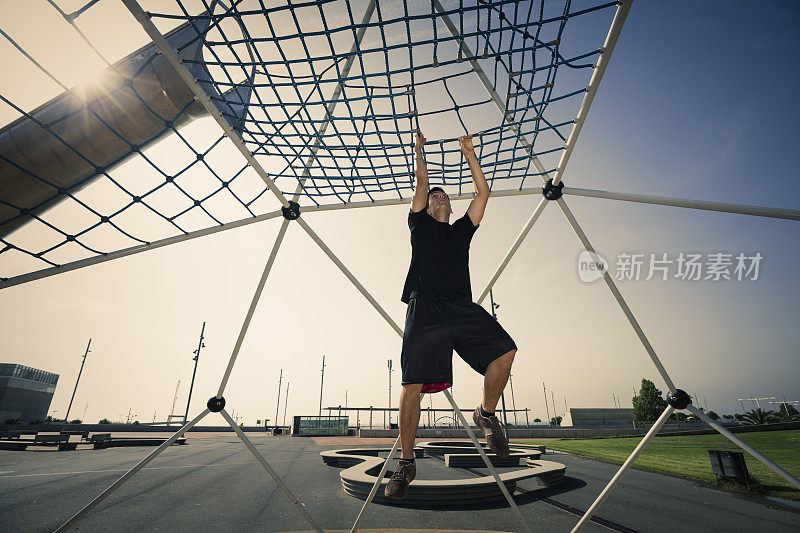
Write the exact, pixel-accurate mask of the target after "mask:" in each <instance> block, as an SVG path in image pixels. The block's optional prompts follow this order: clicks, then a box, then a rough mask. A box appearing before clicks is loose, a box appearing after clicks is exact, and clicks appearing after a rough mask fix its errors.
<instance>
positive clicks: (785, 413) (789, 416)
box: [778, 403, 800, 422]
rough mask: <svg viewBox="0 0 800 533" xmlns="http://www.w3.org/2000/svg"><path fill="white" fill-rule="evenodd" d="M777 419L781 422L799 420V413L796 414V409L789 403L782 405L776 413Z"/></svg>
mask: <svg viewBox="0 0 800 533" xmlns="http://www.w3.org/2000/svg"><path fill="white" fill-rule="evenodd" d="M778 418H780V421H781V422H791V421H792V420H798V419H800V413H798V412H797V409H795V408H794V405H792V404H790V403H782V404H781V408H780V410H779V411H778Z"/></svg>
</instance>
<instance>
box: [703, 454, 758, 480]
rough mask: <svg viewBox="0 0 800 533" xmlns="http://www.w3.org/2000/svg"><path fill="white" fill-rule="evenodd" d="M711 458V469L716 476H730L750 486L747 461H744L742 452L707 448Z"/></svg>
mask: <svg viewBox="0 0 800 533" xmlns="http://www.w3.org/2000/svg"><path fill="white" fill-rule="evenodd" d="M708 458H709V459H710V460H711V470H712V471H713V472H714V475H715V476H717V480H719V478H720V477H727V478H732V479H735V480H737V481H741V482H743V483H745V484H746V485H747V488H750V475H749V474H748V472H747V463H745V462H744V453H742V452H730V451H725V450H708Z"/></svg>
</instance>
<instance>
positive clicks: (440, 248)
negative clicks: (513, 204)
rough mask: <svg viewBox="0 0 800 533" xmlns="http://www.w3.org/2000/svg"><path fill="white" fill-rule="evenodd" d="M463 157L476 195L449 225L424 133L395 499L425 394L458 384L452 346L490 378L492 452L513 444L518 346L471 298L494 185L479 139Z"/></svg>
mask: <svg viewBox="0 0 800 533" xmlns="http://www.w3.org/2000/svg"><path fill="white" fill-rule="evenodd" d="M459 141H460V143H461V152H462V153H463V154H464V158H465V159H466V161H467V164H468V165H469V169H470V172H471V174H472V181H473V182H474V183H475V197H474V198H473V199H472V201H471V202H470V204H469V208H467V212H466V214H465V215H464V216H463V217H461V218H459V219H458V220H456V221H455V222H454V223H453V224H450V215H451V214H452V212H453V210H452V209H451V207H450V198H449V197H448V196H447V193H445V192H444V190H443V189H442V188H441V187H433V188H432V189H431V190H430V191H429V190H428V170H427V166H426V164H425V159H424V156H423V153H422V148H423V145H424V144H425V138H424V137H423V136H422V134H421V133H419V132H418V133H417V138H416V143H415V146H414V152H415V157H416V171H415V175H416V188H415V189H414V197H413V199H412V201H411V211H410V212H409V214H408V226H409V228H410V229H411V266H410V267H409V270H408V276H407V277H406V282H405V286H404V288H403V296H402V301H403V302H405V303H407V304H408V309H407V311H406V325H405V331H404V333H403V349H402V354H401V357H400V359H401V366H402V370H403V391H402V393H401V395H400V444H401V446H402V449H403V452H402V457H401V459H400V462H399V464H398V466H397V470H395V472H394V474H393V475H392V478H391V480H390V481H389V483H388V484H387V485H386V489H385V491H384V493H385V494H386V497H388V498H396V499H399V498H405V496H406V494H407V493H408V485H409V483H411V482H412V481H413V480H414V478H415V477H416V472H417V467H416V465H415V464H414V438H415V437H416V433H417V426H418V424H419V415H420V394H421V393H423V392H429V393H434V392H439V391H442V390H445V389H447V388H448V387H450V386H451V384H452V383H453V349H455V350H456V352H458V355H459V356H460V357H461V358H462V359H463V360H464V361H466V362H467V364H469V366H471V367H472V368H473V369H475V370H476V371H477V372H478V373H480V374H481V375H483V376H484V385H483V402H482V404H481V405H479V406H478V407H476V408H475V412H474V413H473V414H472V419H473V421H474V422H475V424H476V425H477V426H478V427H479V428H480V429H481V430H482V431H483V434H484V436H485V437H486V441H487V443H488V444H489V448H490V449H491V451H492V452H494V453H495V454H496V455H498V456H500V457H508V455H509V449H508V441H506V439H505V436H504V435H503V431H502V430H501V427H500V421H499V420H498V419H497V417H496V416H495V414H494V410H495V407H496V406H497V402H498V400H499V399H500V394H501V393H502V392H503V389H504V388H505V386H506V382H507V381H508V376H509V374H510V373H511V364H512V363H513V361H514V354H516V352H517V346H516V344H515V343H514V341H513V340H512V338H511V337H510V336H509V334H508V333H506V331H505V330H504V329H503V328H502V327H501V326H500V324H499V323H498V322H497V320H495V319H494V318H492V316H491V315H490V314H489V313H488V312H487V311H486V310H485V309H484V308H483V307H481V306H480V305H478V304H476V303H474V302H473V301H472V289H471V287H470V279H469V245H470V241H471V240H472V236H473V235H474V234H475V231H476V230H477V229H478V224H479V223H480V221H481V218H483V213H484V210H485V209H486V202H487V201H488V200H489V194H490V191H489V186H488V184H487V183H486V178H484V176H483V172H482V171H481V168H480V165H479V164H478V160H477V158H476V157H475V149H474V148H473V146H472V136H471V135H465V136H463V137H461V138H460V139H459Z"/></svg>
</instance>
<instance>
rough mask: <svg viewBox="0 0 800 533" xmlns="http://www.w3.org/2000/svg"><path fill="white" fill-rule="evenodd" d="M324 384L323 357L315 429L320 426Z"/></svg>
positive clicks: (323, 358)
mask: <svg viewBox="0 0 800 533" xmlns="http://www.w3.org/2000/svg"><path fill="white" fill-rule="evenodd" d="M324 382H325V356H324V355H323V356H322V379H320V380H319V415H318V416H317V427H320V426H321V424H322V384H323V383H324Z"/></svg>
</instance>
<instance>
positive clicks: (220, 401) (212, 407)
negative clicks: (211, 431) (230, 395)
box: [206, 396, 225, 413]
mask: <svg viewBox="0 0 800 533" xmlns="http://www.w3.org/2000/svg"><path fill="white" fill-rule="evenodd" d="M206 407H208V410H209V411H211V412H212V413H219V412H220V411H222V410H223V409H225V398H224V397H221V398H217V397H216V396H212V397H211V399H210V400H208V403H207V404H206Z"/></svg>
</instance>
